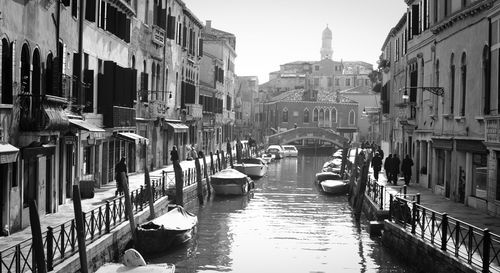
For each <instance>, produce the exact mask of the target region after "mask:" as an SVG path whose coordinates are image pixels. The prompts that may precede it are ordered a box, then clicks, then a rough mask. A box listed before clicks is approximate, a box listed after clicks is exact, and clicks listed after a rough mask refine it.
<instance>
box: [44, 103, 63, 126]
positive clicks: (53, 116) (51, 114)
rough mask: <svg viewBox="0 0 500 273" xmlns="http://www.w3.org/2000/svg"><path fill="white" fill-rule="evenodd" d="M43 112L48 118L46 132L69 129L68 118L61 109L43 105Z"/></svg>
mask: <svg viewBox="0 0 500 273" xmlns="http://www.w3.org/2000/svg"><path fill="white" fill-rule="evenodd" d="M43 111H44V113H45V116H46V118H47V122H46V123H45V130H57V129H66V128H68V125H69V122H68V116H67V115H66V113H65V112H64V110H63V109H62V108H61V107H58V106H50V105H46V104H44V105H43Z"/></svg>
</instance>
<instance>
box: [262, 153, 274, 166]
mask: <svg viewBox="0 0 500 273" xmlns="http://www.w3.org/2000/svg"><path fill="white" fill-rule="evenodd" d="M260 158H261V159H262V161H264V162H265V163H266V164H269V163H271V161H273V159H274V157H273V155H271V154H262V156H261V157H260Z"/></svg>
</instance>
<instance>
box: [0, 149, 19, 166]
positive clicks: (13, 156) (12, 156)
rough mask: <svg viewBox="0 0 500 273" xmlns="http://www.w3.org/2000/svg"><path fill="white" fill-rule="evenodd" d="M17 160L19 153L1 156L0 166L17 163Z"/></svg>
mask: <svg viewBox="0 0 500 273" xmlns="http://www.w3.org/2000/svg"><path fill="white" fill-rule="evenodd" d="M16 160H17V152H15V153H2V154H0V164H6V163H11V162H16Z"/></svg>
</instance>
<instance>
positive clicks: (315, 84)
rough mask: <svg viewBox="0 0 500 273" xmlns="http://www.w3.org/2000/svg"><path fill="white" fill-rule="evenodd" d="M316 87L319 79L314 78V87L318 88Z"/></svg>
mask: <svg viewBox="0 0 500 273" xmlns="http://www.w3.org/2000/svg"><path fill="white" fill-rule="evenodd" d="M318 86H319V79H318V78H314V87H318Z"/></svg>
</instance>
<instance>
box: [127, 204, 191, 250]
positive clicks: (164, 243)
mask: <svg viewBox="0 0 500 273" xmlns="http://www.w3.org/2000/svg"><path fill="white" fill-rule="evenodd" d="M197 223H198V217H196V215H194V214H192V213H190V212H188V211H186V210H185V209H184V208H183V207H181V206H176V207H174V208H173V209H172V210H170V211H169V212H167V213H166V214H164V215H162V216H160V217H158V218H155V219H153V220H151V221H150V222H148V223H146V224H143V225H140V226H139V227H137V229H136V237H137V242H136V247H137V249H138V250H139V251H140V252H141V253H144V254H150V253H159V252H163V251H165V250H167V249H169V248H170V247H172V246H175V245H180V244H183V243H185V242H187V241H189V240H190V239H191V238H192V237H193V233H194V230H195V228H196V224H197Z"/></svg>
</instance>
